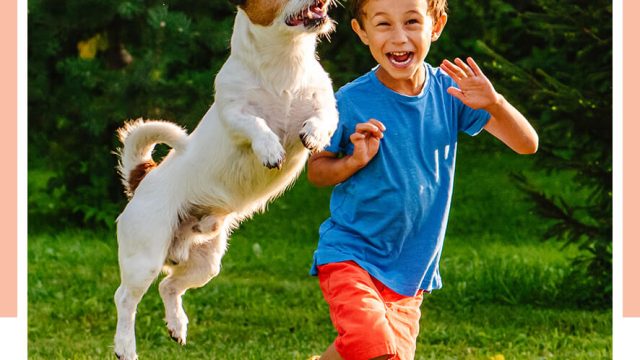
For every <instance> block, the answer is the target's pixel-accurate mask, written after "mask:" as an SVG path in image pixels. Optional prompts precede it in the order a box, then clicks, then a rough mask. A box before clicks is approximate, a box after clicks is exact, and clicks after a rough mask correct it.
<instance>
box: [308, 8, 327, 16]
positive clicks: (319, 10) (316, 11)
mask: <svg viewBox="0 0 640 360" xmlns="http://www.w3.org/2000/svg"><path fill="white" fill-rule="evenodd" d="M324 16H325V15H324V11H323V10H322V8H321V7H320V6H317V5H313V6H311V7H309V11H308V12H307V17H309V18H310V19H322V18H323V17H324Z"/></svg>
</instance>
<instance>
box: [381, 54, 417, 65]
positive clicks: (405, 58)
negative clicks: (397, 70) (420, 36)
mask: <svg viewBox="0 0 640 360" xmlns="http://www.w3.org/2000/svg"><path fill="white" fill-rule="evenodd" d="M386 55H387V58H388V59H389V61H391V63H392V64H393V65H395V66H398V67H403V66H407V65H408V64H409V63H410V62H411V60H412V59H413V52H411V51H392V52H388V53H387V54H386Z"/></svg>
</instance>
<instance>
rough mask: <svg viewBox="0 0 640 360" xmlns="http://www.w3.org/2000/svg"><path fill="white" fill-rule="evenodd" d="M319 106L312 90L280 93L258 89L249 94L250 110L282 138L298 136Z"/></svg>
mask: <svg viewBox="0 0 640 360" xmlns="http://www.w3.org/2000/svg"><path fill="white" fill-rule="evenodd" d="M319 106H320V104H318V102H317V100H316V99H315V96H314V92H313V91H312V90H311V89H302V90H298V91H288V90H286V91H282V92H279V93H274V92H272V91H268V90H265V89H257V90H255V91H253V92H252V93H250V94H249V107H250V109H248V110H249V111H250V112H251V113H252V114H255V115H256V116H258V117H260V118H263V119H264V120H265V121H266V123H267V125H269V127H270V128H271V129H272V130H273V131H274V132H275V133H276V135H278V136H279V137H281V138H282V137H283V136H284V135H287V134H289V133H292V132H293V133H295V134H297V133H298V132H299V131H300V128H301V127H302V124H303V123H304V121H306V120H307V119H309V118H310V117H311V116H312V115H313V114H314V113H316V112H317V109H318V107H319ZM296 136H297V135H296Z"/></svg>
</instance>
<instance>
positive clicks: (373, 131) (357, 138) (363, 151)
mask: <svg viewBox="0 0 640 360" xmlns="http://www.w3.org/2000/svg"><path fill="white" fill-rule="evenodd" d="M385 130H386V128H385V126H384V124H382V123H381V122H380V121H378V120H376V119H370V120H369V121H367V122H365V123H359V124H357V125H356V131H355V132H354V133H353V134H351V136H350V138H349V139H350V140H351V142H352V143H353V154H352V155H351V159H350V160H351V161H353V163H354V164H355V165H356V166H357V167H364V166H365V165H367V164H368V163H369V161H371V159H373V157H374V156H376V154H377V153H378V149H379V148H380V139H382V137H383V136H384V131H385Z"/></svg>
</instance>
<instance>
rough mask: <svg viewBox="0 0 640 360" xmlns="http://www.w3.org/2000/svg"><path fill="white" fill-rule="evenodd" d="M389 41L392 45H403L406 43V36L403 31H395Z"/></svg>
mask: <svg viewBox="0 0 640 360" xmlns="http://www.w3.org/2000/svg"><path fill="white" fill-rule="evenodd" d="M391 41H392V42H393V43H394V44H404V43H406V42H407V34H406V33H405V32H404V30H403V29H395V30H394V31H393V33H392V34H391Z"/></svg>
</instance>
